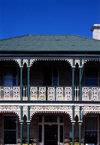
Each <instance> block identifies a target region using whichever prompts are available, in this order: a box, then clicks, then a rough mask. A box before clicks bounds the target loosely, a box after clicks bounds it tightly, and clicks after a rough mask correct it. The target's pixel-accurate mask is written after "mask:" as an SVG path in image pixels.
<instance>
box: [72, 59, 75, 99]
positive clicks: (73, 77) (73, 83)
mask: <svg viewBox="0 0 100 145" xmlns="http://www.w3.org/2000/svg"><path fill="white" fill-rule="evenodd" d="M74 89H75V58H73V68H72V101H74Z"/></svg>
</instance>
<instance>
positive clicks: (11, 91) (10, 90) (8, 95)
mask: <svg viewBox="0 0 100 145" xmlns="http://www.w3.org/2000/svg"><path fill="white" fill-rule="evenodd" d="M0 100H20V87H18V86H14V87H3V86H2V87H0Z"/></svg>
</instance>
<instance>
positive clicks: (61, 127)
mask: <svg viewBox="0 0 100 145" xmlns="http://www.w3.org/2000/svg"><path fill="white" fill-rule="evenodd" d="M60 142H61V143H63V125H60Z"/></svg>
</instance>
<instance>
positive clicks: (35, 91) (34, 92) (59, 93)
mask: <svg viewBox="0 0 100 145" xmlns="http://www.w3.org/2000/svg"><path fill="white" fill-rule="evenodd" d="M30 97H31V100H38V101H46V100H47V101H71V100H72V87H32V86H31V87H30Z"/></svg>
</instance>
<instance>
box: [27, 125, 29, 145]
mask: <svg viewBox="0 0 100 145" xmlns="http://www.w3.org/2000/svg"><path fill="white" fill-rule="evenodd" d="M29 140H30V124H29V123H27V144H28V145H29Z"/></svg>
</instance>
